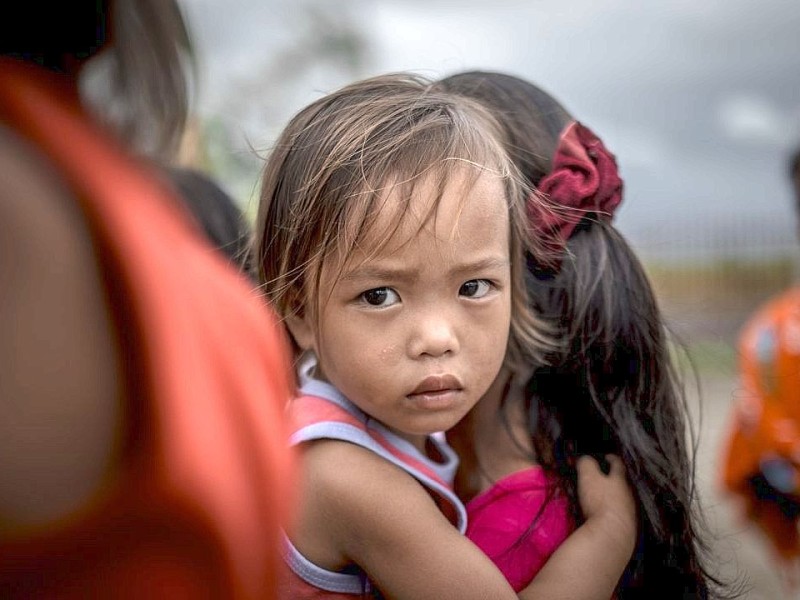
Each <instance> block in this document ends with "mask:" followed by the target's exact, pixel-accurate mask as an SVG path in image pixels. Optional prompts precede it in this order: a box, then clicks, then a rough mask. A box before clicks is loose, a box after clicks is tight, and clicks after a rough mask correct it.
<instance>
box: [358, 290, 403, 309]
mask: <svg viewBox="0 0 800 600" xmlns="http://www.w3.org/2000/svg"><path fill="white" fill-rule="evenodd" d="M360 298H361V300H362V301H364V302H366V303H367V304H369V305H370V306H379V307H381V308H383V307H386V306H391V305H393V304H396V303H397V302H399V300H400V297H399V296H398V295H397V292H395V291H394V290H393V289H391V288H388V287H380V288H374V289H371V290H367V291H366V292H362V293H361V296H360Z"/></svg>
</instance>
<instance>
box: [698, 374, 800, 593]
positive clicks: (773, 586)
mask: <svg viewBox="0 0 800 600" xmlns="http://www.w3.org/2000/svg"><path fill="white" fill-rule="evenodd" d="M736 386H737V381H736V378H735V377H734V376H733V375H732V374H731V373H730V372H710V373H703V374H701V390H700V397H701V398H702V403H698V395H697V394H696V393H692V394H691V396H690V403H691V404H690V408H691V410H693V411H694V422H695V423H698V422H699V423H700V427H699V433H700V438H699V448H698V455H697V484H698V491H699V495H700V501H701V507H702V509H703V511H704V513H705V516H706V519H707V522H708V524H709V527H710V529H711V533H712V544H711V546H712V560H713V563H714V564H713V566H714V567H715V568H716V569H718V573H719V574H720V575H721V576H722V577H723V578H725V579H726V580H728V581H731V580H735V581H737V582H739V583H741V584H743V585H744V586H745V590H744V594H743V595H742V596H741V598H743V599H745V600H782V599H788V598H792V599H796V598H797V599H800V592H798V593H796V594H790V593H788V591H786V590H785V589H784V587H783V586H782V584H781V580H780V578H779V576H778V574H777V572H776V570H775V568H774V566H773V564H772V563H771V561H770V556H769V554H768V553H767V547H766V545H765V542H764V540H763V539H762V537H761V534H760V533H759V532H758V531H757V530H756V529H755V528H754V527H753V526H751V525H748V524H746V523H743V522H742V520H740V519H739V518H738V512H737V506H736V505H735V503H734V502H733V501H732V499H731V498H730V497H729V496H726V495H725V494H724V493H722V492H721V490H720V488H719V485H718V478H719V472H720V471H719V457H720V454H721V451H722V446H721V444H722V440H723V437H724V435H725V434H726V432H727V428H728V423H729V418H730V409H731V407H732V405H733V398H734V397H735V394H736ZM698 409H700V410H701V412H699V413H698ZM698 414H700V415H701V416H702V420H700V421H698V419H697V417H698Z"/></svg>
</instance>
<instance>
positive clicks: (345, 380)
mask: <svg viewBox="0 0 800 600" xmlns="http://www.w3.org/2000/svg"><path fill="white" fill-rule="evenodd" d="M463 177H464V176H463V175H462V176H460V177H454V178H452V180H451V181H450V182H449V183H448V185H447V187H446V189H445V193H444V195H443V196H442V198H441V201H440V204H439V206H438V208H437V210H436V213H435V215H434V216H433V217H431V218H430V219H428V220H427V221H426V222H425V223H424V225H422V227H420V225H421V222H422V220H423V219H424V215H426V214H428V208H429V207H430V205H431V202H433V198H434V194H435V193H436V190H435V189H434V186H433V184H429V183H425V182H422V183H421V184H420V185H419V186H417V194H416V195H415V197H414V198H412V200H411V205H410V209H409V210H408V211H407V212H406V214H405V216H404V217H403V219H402V221H401V223H400V226H399V228H398V229H397V231H396V233H394V234H393V235H392V237H391V239H389V240H388V243H386V244H385V245H384V247H383V248H381V250H380V252H378V253H374V252H370V247H372V248H375V247H376V244H377V241H378V240H375V239H372V240H370V239H369V235H368V236H367V238H368V239H366V240H365V241H364V243H363V244H361V246H360V247H359V248H358V249H356V251H355V252H353V253H352V254H351V255H350V256H348V257H346V261H345V266H344V270H343V271H342V272H339V270H338V269H336V268H334V267H332V266H331V265H330V264H328V265H326V264H323V268H322V277H321V285H320V298H319V299H315V301H319V302H320V306H319V315H318V319H317V320H316V321H314V320H313V318H312V317H306V318H305V319H298V318H289V327H290V329H291V330H292V333H293V335H294V336H295V338H296V339H297V342H298V344H299V345H300V346H301V347H302V348H303V349H310V350H313V351H314V352H315V354H316V355H317V358H318V361H319V362H318V365H319V372H318V373H317V376H318V377H321V378H323V379H325V380H327V381H329V382H330V383H332V384H333V385H334V386H335V387H336V388H338V389H339V390H340V391H341V392H342V393H343V394H344V395H345V396H347V397H348V398H349V399H350V400H351V401H352V402H353V403H354V404H356V405H357V406H358V407H359V408H361V409H362V410H363V411H364V412H366V413H367V414H369V415H371V416H372V417H374V418H375V419H377V420H379V421H381V422H382V423H383V424H384V425H386V426H387V427H389V428H391V429H393V430H394V431H395V432H396V433H398V434H399V435H401V436H402V437H404V438H405V439H407V440H409V441H410V442H411V443H414V444H415V445H417V446H418V447H420V448H421V447H422V444H424V440H425V437H426V436H427V435H429V434H431V433H433V432H436V431H444V430H447V429H449V428H451V427H452V426H453V425H455V424H456V423H457V422H458V421H459V420H460V419H461V418H462V417H463V416H464V415H465V414H466V413H467V412H468V411H469V410H470V409H471V408H472V407H473V406H474V405H475V403H476V402H477V401H478V400H479V399H480V397H481V396H482V395H483V394H484V392H486V390H487V389H488V387H489V385H490V384H491V383H492V381H493V380H494V378H495V376H496V375H497V373H498V371H499V370H500V368H501V365H502V364H503V359H504V357H505V353H506V345H507V342H508V335H509V327H510V319H511V258H510V255H509V235H510V233H509V217H508V208H507V204H506V199H505V190H504V185H503V182H502V180H500V179H499V178H498V177H496V176H494V175H491V174H488V173H484V174H481V176H480V177H479V178H478V179H477V181H475V182H474V184H473V182H470V183H471V184H472V185H465V181H464V179H463ZM388 200H389V202H390V203H391V201H392V198H391V196H389V198H388ZM391 213H392V211H391V210H388V211H384V212H383V213H382V214H381V215H379V216H378V218H377V223H376V224H375V226H374V227H373V228H372V231H386V230H387V226H391V225H392V222H391V219H392V218H393V217H392V216H390V215H391ZM373 238H374V236H373ZM381 241H384V240H381ZM328 262H329V263H333V264H336V261H328ZM326 267H327V268H326Z"/></svg>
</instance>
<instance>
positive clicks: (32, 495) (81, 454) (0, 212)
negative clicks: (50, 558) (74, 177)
mask: <svg viewBox="0 0 800 600" xmlns="http://www.w3.org/2000/svg"><path fill="white" fill-rule="evenodd" d="M0 244H2V250H0V290H2V293H1V294H0V456H2V457H4V458H3V460H2V461H0V482H2V484H0V530H2V531H15V530H19V529H24V528H25V527H26V526H29V525H30V526H33V525H39V524H42V523H45V522H47V521H49V520H50V519H55V518H59V517H61V516H63V515H64V514H67V513H69V512H70V511H72V510H75V509H77V508H79V507H80V506H81V505H82V504H83V502H85V501H86V500H87V499H88V498H89V497H90V496H91V494H92V493H94V492H95V490H96V489H97V487H98V485H99V484H100V481H101V480H102V479H103V478H104V477H105V475H106V474H107V472H108V468H109V462H110V460H111V457H112V448H113V445H114V441H115V436H116V435H117V431H118V419H119V415H120V414H121V410H120V405H119V395H120V394H119V390H118V385H117V382H118V370H119V366H118V363H117V360H116V356H117V352H116V346H115V343H114V337H113V330H112V327H111V325H110V322H111V321H110V318H109V313H108V307H107V305H106V301H105V293H104V291H103V285H102V279H101V276H100V274H99V271H98V267H97V257H96V256H95V254H94V249H93V246H92V242H91V237H90V235H89V233H88V231H87V228H86V225H85V223H84V220H83V217H82V215H81V213H80V212H79V210H78V209H77V207H76V205H75V202H74V200H73V199H72V197H71V194H70V192H69V190H68V189H67V188H66V186H65V185H64V184H63V182H62V181H61V180H60V179H59V177H58V175H57V174H56V173H55V172H54V171H53V169H52V168H51V167H50V166H49V165H48V163H47V162H46V161H45V160H43V159H42V158H41V157H40V156H39V154H38V153H37V152H36V151H35V150H34V149H33V148H31V147H30V146H29V145H28V144H27V143H25V142H23V141H22V140H21V139H20V138H18V137H17V136H16V135H15V134H14V133H13V132H11V131H10V130H8V129H6V128H4V127H2V126H0Z"/></svg>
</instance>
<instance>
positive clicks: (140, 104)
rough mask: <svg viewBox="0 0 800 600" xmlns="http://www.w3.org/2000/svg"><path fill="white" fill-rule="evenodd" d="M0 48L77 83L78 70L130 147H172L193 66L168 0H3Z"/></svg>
mask: <svg viewBox="0 0 800 600" xmlns="http://www.w3.org/2000/svg"><path fill="white" fill-rule="evenodd" d="M0 51H2V53H3V54H6V55H9V56H13V57H15V58H19V59H21V60H25V61H28V62H32V63H35V64H38V65H40V66H42V67H44V68H47V69H50V70H52V71H55V72H59V73H62V74H64V75H66V76H68V77H70V78H73V79H75V80H76V81H77V79H78V76H79V75H80V76H81V77H82V80H83V81H82V83H83V89H82V91H83V92H84V93H85V94H86V97H87V99H88V100H89V101H90V103H91V104H92V105H93V106H94V107H95V108H96V110H97V112H98V113H99V114H100V115H101V116H102V117H103V118H104V119H106V120H108V121H109V122H110V124H111V125H112V126H113V127H114V128H115V130H116V131H117V132H118V133H119V135H120V136H121V137H122V139H123V140H124V141H125V142H126V143H128V144H129V146H130V147H132V148H136V149H138V150H142V151H144V152H147V153H150V154H153V155H156V156H159V157H161V158H169V157H171V156H172V153H173V152H174V151H175V150H176V149H177V147H178V144H179V142H180V138H181V135H182V133H183V128H184V126H185V122H186V116H187V112H188V103H189V89H190V83H189V81H190V75H191V74H192V70H191V67H192V66H193V65H192V46H191V41H190V38H189V35H188V33H187V30H186V27H185V24H184V20H183V17H182V15H181V12H180V9H179V8H178V4H177V3H176V2H175V0H100V1H98V0H71V1H69V2H61V1H58V0H47V1H45V2H23V3H18V4H15V5H14V6H13V7H11V5H10V4H9V5H8V8H7V10H6V11H4V12H3V15H2V18H0ZM90 59H91V60H90Z"/></svg>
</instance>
